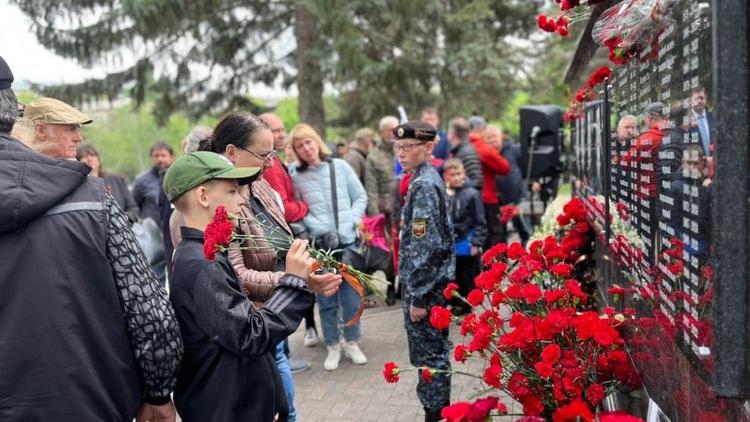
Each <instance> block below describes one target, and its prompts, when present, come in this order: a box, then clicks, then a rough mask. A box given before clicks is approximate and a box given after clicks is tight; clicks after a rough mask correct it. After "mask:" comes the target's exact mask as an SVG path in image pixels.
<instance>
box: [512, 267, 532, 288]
mask: <svg viewBox="0 0 750 422" xmlns="http://www.w3.org/2000/svg"><path fill="white" fill-rule="evenodd" d="M530 278H531V270H529V267H527V266H525V265H522V266H520V267H518V268H517V269H516V270H515V271H513V272H512V273H511V274H510V281H512V282H513V283H516V284H520V283H523V282H525V281H527V280H528V279H530Z"/></svg>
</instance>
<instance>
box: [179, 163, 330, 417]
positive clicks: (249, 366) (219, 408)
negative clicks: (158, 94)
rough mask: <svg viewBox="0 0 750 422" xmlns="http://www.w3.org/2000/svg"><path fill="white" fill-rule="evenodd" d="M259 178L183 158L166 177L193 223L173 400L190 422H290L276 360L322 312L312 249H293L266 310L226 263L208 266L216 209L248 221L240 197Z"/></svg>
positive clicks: (182, 270) (219, 258) (184, 264)
mask: <svg viewBox="0 0 750 422" xmlns="http://www.w3.org/2000/svg"><path fill="white" fill-rule="evenodd" d="M259 170H260V169H258V168H235V167H234V166H233V165H232V164H231V163H230V162H229V160H227V159H226V158H225V157H223V156H221V155H218V154H214V153H212V152H194V153H190V154H187V155H184V156H182V157H180V158H179V159H178V160H177V161H176V162H175V163H174V164H172V166H171V167H170V168H169V170H168V171H167V173H166V175H165V176H164V191H165V192H166V195H167V198H169V200H170V201H171V202H172V203H174V204H175V207H176V208H177V209H178V210H179V211H180V212H181V213H182V214H183V215H184V217H185V226H184V227H182V228H181V232H182V239H183V240H182V243H180V245H179V247H178V248H177V249H176V251H175V258H174V275H173V277H172V280H170V284H171V285H170V287H171V292H170V300H171V301H172V305H173V307H174V308H175V314H176V315H177V320H178V321H179V323H180V329H181V331H182V338H183V341H184V343H185V355H184V357H183V362H182V367H181V368H180V372H179V375H178V377H177V388H176V389H175V395H174V397H175V404H176V406H177V411H178V412H179V414H180V416H181V417H182V420H183V421H185V422H190V421H227V422H230V421H232V422H233V421H241V420H244V421H272V420H274V418H276V417H278V420H280V421H286V420H287V413H288V406H287V402H286V395H285V393H284V387H283V384H282V382H281V378H280V377H279V373H278V370H277V368H276V361H275V358H274V353H273V352H274V351H275V350H276V345H277V344H278V343H279V342H280V341H281V340H283V339H285V338H286V337H287V336H289V335H290V334H291V333H293V332H294V331H295V330H296V329H297V326H298V325H299V323H300V321H301V320H302V318H303V317H304V315H305V313H306V312H307V311H308V309H309V308H310V307H311V306H313V303H314V297H315V296H314V294H313V293H312V292H311V291H310V290H309V288H308V278H309V274H310V273H311V272H312V262H313V261H312V259H311V258H310V256H309V254H308V253H307V252H306V246H307V243H306V241H299V240H297V241H295V242H294V243H293V244H292V246H291V248H290V249H289V252H288V254H287V257H286V271H287V273H286V275H285V276H284V277H282V278H281V280H280V282H279V287H278V288H277V290H276V291H275V292H274V294H273V295H272V296H271V298H270V299H269V300H268V301H266V302H265V304H264V305H263V307H262V308H260V309H258V308H256V307H255V306H254V305H253V303H252V302H251V301H250V299H248V298H247V297H246V296H245V295H244V294H243V292H242V290H241V288H240V286H239V281H238V280H237V277H236V275H235V273H234V270H233V269H232V266H231V265H230V263H229V261H228V259H227V256H226V253H217V254H216V256H215V259H214V260H213V261H209V260H208V259H207V258H206V257H205V256H204V251H203V231H204V230H205V229H206V226H207V225H208V224H209V223H210V222H211V220H212V219H213V217H214V214H215V212H216V209H217V208H218V207H220V206H223V207H225V208H226V209H227V211H228V212H229V213H232V214H237V213H239V211H240V206H241V205H242V203H243V201H244V199H243V198H242V197H241V196H240V195H239V193H238V187H239V186H240V185H242V184H247V183H250V182H252V181H253V180H254V179H255V178H256V177H257V176H258V173H259ZM340 283H341V281H340V279H337V280H335V281H333V282H329V283H328V284H327V285H324V286H316V288H315V289H314V290H315V291H317V292H321V293H324V294H333V293H334V292H335V290H336V289H337V288H338V285H339V284H340Z"/></svg>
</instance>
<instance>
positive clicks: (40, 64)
mask: <svg viewBox="0 0 750 422" xmlns="http://www.w3.org/2000/svg"><path fill="white" fill-rule="evenodd" d="M0 20H1V21H2V23H3V24H2V25H0V57H2V58H3V59H5V61H6V62H7V63H8V66H10V69H11V71H12V72H13V75H14V76H15V79H16V81H19V80H21V81H32V82H40V83H61V82H66V83H73V82H80V81H82V80H84V79H86V78H90V77H101V76H103V75H104V69H101V68H98V69H85V68H83V67H82V66H80V65H79V64H78V63H77V62H76V61H75V60H69V59H65V58H62V57H60V56H58V55H56V54H55V53H53V52H51V51H49V50H47V49H45V48H44V47H42V45H41V44H39V42H37V40H36V36H35V35H34V33H33V32H31V29H30V26H31V24H30V21H29V19H28V18H27V17H26V15H24V14H23V12H21V11H20V10H19V9H18V7H16V6H15V5H11V4H9V2H8V1H7V0H0ZM14 87H16V85H15V83H14Z"/></svg>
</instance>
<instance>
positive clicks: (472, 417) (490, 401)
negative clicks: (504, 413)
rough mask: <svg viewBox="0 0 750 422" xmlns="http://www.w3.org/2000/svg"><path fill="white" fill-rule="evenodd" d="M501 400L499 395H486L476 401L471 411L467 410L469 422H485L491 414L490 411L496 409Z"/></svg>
mask: <svg viewBox="0 0 750 422" xmlns="http://www.w3.org/2000/svg"><path fill="white" fill-rule="evenodd" d="M499 401H500V400H499V399H498V398H497V397H485V398H483V399H479V400H477V401H475V402H474V403H473V404H472V405H471V407H470V408H469V411H468V412H466V420H467V421H468V422H484V420H486V419H487V417H488V416H490V412H492V411H493V410H495V408H496V407H497V403H498V402H499Z"/></svg>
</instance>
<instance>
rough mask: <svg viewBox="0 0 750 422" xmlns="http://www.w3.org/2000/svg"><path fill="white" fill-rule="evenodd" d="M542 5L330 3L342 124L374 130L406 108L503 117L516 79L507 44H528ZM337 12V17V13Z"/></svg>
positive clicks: (510, 1)
mask: <svg viewBox="0 0 750 422" xmlns="http://www.w3.org/2000/svg"><path fill="white" fill-rule="evenodd" d="M540 3H541V1H538V0H531V1H516V0H503V1H497V0H496V1H490V0H450V1H444V2H422V1H418V0H400V1H386V0H374V1H372V0H370V1H368V0H353V1H346V0H327V1H324V2H320V4H319V6H321V7H320V8H318V9H316V14H317V16H318V18H319V20H320V21H321V22H324V24H323V25H322V28H321V30H322V32H323V33H324V34H325V38H324V43H323V44H324V45H325V48H327V49H328V54H327V55H326V56H327V57H332V58H334V59H335V60H334V61H333V62H332V63H330V64H329V73H330V74H331V79H332V82H333V83H334V84H335V86H336V87H337V88H338V89H339V91H340V97H339V98H340V102H341V104H342V105H345V106H344V107H342V110H343V114H342V116H341V119H342V122H341V123H344V124H356V122H372V121H375V120H377V119H378V118H380V117H382V116H383V115H387V114H394V113H395V111H396V107H397V106H398V105H404V106H405V108H406V109H407V111H408V112H409V113H410V115H411V116H412V117H413V116H417V115H418V113H419V110H420V109H421V108H423V107H425V106H430V105H434V106H438V107H439V108H440V109H441V112H442V114H444V115H452V114H455V113H463V114H466V113H471V112H476V113H480V114H483V115H487V116H497V115H499V114H500V113H501V111H502V109H503V106H504V104H505V102H506V101H507V100H508V99H509V98H511V97H512V92H513V90H514V86H515V83H516V81H517V79H518V75H519V73H518V71H517V66H520V62H519V61H518V60H517V55H516V53H517V51H516V48H515V47H514V46H513V43H512V41H511V40H510V39H509V36H511V35H515V36H524V35H526V34H528V32H529V30H530V29H531V28H532V27H533V25H534V18H533V16H534V14H535V12H536V10H538V8H539V6H540ZM331 11H335V12H331Z"/></svg>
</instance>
